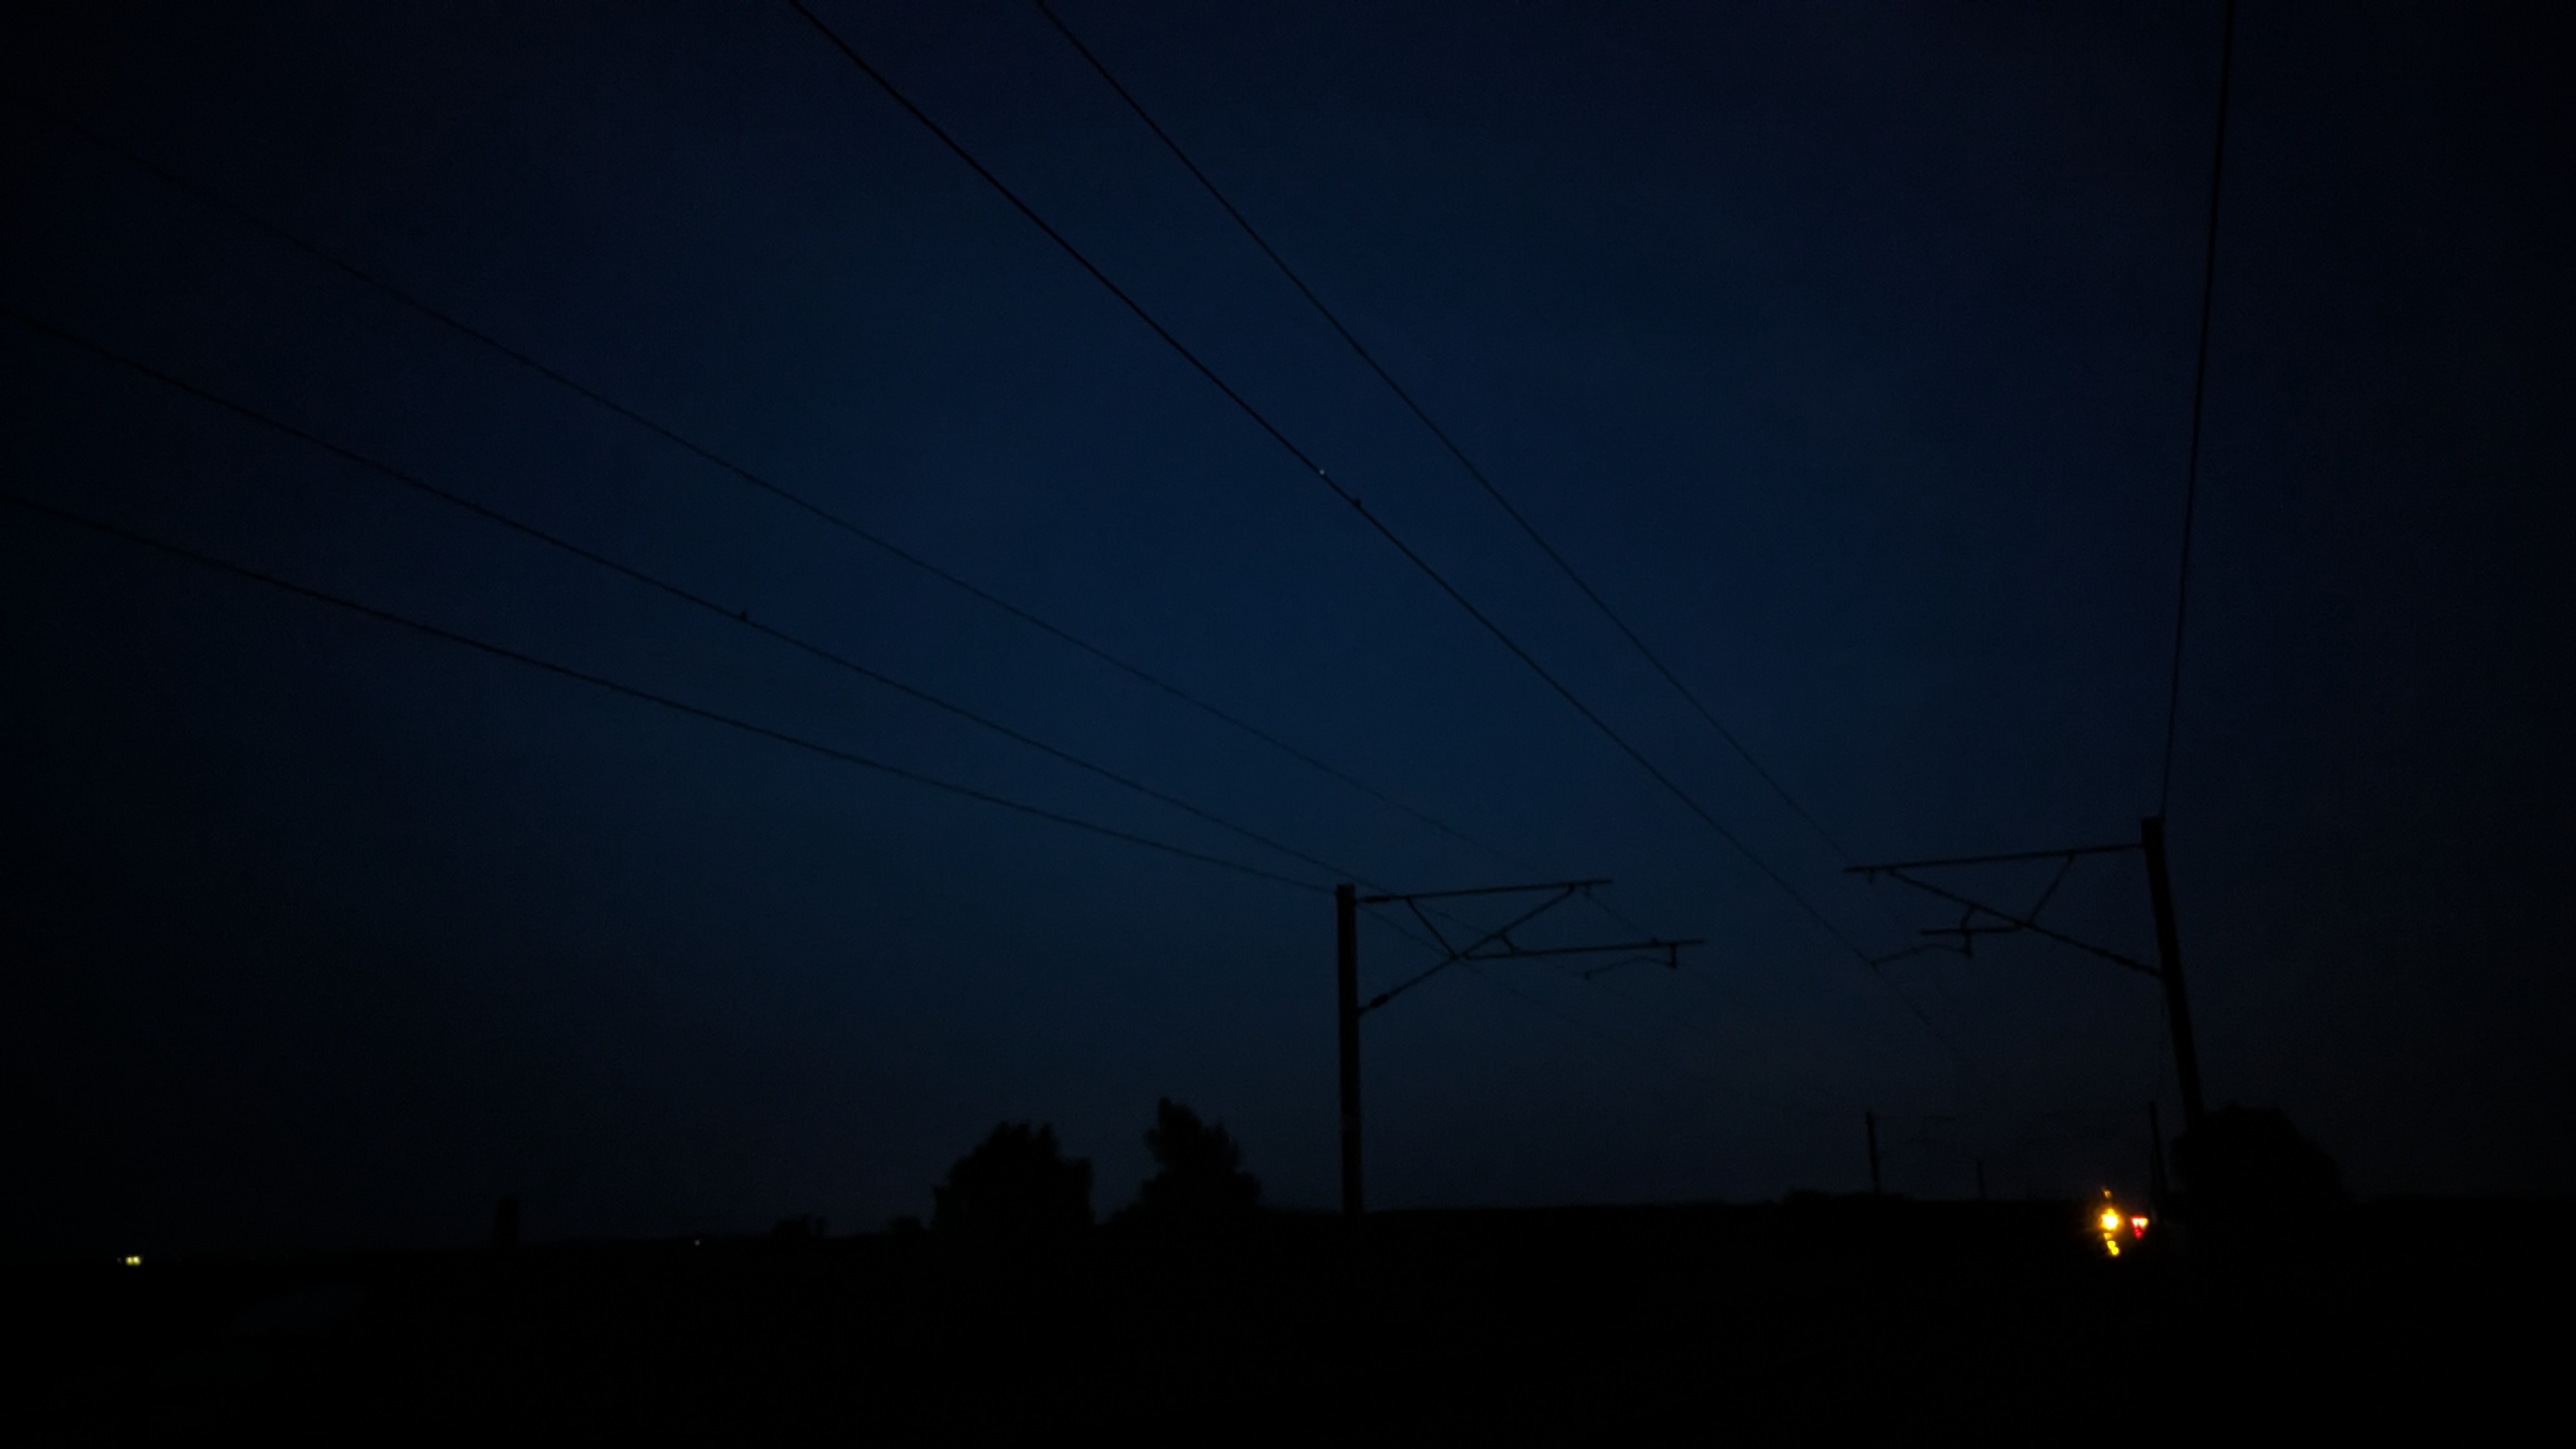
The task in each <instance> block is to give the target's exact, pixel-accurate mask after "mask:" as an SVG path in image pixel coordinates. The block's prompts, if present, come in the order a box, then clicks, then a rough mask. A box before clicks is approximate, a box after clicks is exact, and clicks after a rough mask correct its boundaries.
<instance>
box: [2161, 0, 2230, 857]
mask: <svg viewBox="0 0 2576 1449" xmlns="http://www.w3.org/2000/svg"><path fill="white" fill-rule="evenodd" d="M2221 24H2222V27H2223V28H2222V30H2221V32H2220V38H2219V42H2218V125H2217V135H2216V137H2215V138H2214V139H2213V140H2212V141H2211V142H2210V152H2209V236H2208V241H2207V243H2206V245H2205V246H2204V247H2203V248H2202V251H2201V261H2200V344H2199V347H2198V349H2197V351H2196V352H2195V353H2194V355H2193V359H2192V367H2191V454H2190V460H2189V461H2188V462H2187V463H2185V464H2184V467H2183V483H2182V561H2181V563H2180V564H2179V565H2177V566H2176V569H2175V582H2174V643H2173V673H2172V676H2171V678H2170V679H2169V680H2168V681H2167V683H2166V688H2165V749H2164V763H2163V768H2162V769H2161V771H2160V772H2159V775H2158V780H2157V784H2156V813H2157V814H2158V815H2162V814H2164V813H2165V807H2166V805H2167V804H2168V803H2170V802H2171V800H2172V798H2173V761H2174V732H2175V729H2176V727H2177V726H2178V725H2179V724H2180V723H2181V721H2182V641H2183V632H2184V629H2183V626H2184V624H2185V623H2186V622H2187V621H2188V620H2189V619H2190V617H2191V525H2192V515H2193V511H2194V508H2195V506H2196V505H2197V504H2198V502H2199V499H2200V421H2201V411H2202V404H2203V402H2204V401H2205V400H2206V399H2207V398H2208V396H2209V316H2210V305H2211V302H2212V300H2213V299H2214V298H2215V297H2216V296H2217V292H2218V197H2219V186H2220V183H2221V182H2222V181H2223V180H2224V179H2225V178H2226V175H2227V93H2228V88H2229V84H2230V82H2231V81H2232V80H2233V78H2234V72H2235V68H2236V0H2227V16H2226V19H2225V20H2224V21H2222V22H2221Z"/></svg>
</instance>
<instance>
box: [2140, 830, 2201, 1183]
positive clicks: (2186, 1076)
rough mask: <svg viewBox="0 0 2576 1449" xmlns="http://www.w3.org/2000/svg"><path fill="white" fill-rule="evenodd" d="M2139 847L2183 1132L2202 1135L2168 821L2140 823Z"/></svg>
mask: <svg viewBox="0 0 2576 1449" xmlns="http://www.w3.org/2000/svg"><path fill="white" fill-rule="evenodd" d="M2138 844H2139V845H2140V847H2141V848H2143V849H2144V850H2145V851H2146V856H2147V892H2148V894H2149V895H2150V896H2151V897H2152V898H2153V899H2154V902H2155V908H2156V974H2157V976H2158V978H2159V979H2161V980H2162V981H2163V982H2164V984H2165V1013H2166V1015H2168V1016H2170V1017H2171V1018H2172V1019H2173V1020H2172V1026H2173V1047H2174V1073H2175V1075H2177V1076H2179V1077H2180V1078H2181V1079H2182V1130H2183V1131H2184V1132H2185V1133H2186V1134H2197V1133H2198V1132H2199V1131H2200V1123H2201V1106H2200V1052H2199V1051H2198V1049H2197V1048H2195V1047H2194V1046H2193V1045H2192V1039H2191V998H2190V997H2189V996H2188V995H2187V994H2185V993H2184V991H2183V985H2182V939H2181V937H2180V935H2179V934H2178V933H2177V932H2176V931H2175V929H2174V904H2173V880H2172V878H2171V877H2170V876H2169V875H2167V874H2166V871H2165V818H2164V817H2163V816H2161V815H2150V816H2148V817H2147V818H2146V819H2144V820H2141V821H2139V822H2138Z"/></svg>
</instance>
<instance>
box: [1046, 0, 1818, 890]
mask: <svg viewBox="0 0 2576 1449" xmlns="http://www.w3.org/2000/svg"><path fill="white" fill-rule="evenodd" d="M1037 8H1038V13H1039V14H1041V15H1044V16H1045V17H1046V18H1047V21H1048V23H1049V24H1052V25H1053V26H1055V28H1056V31H1057V33H1059V34H1061V35H1062V36H1063V37H1064V38H1065V41H1066V43H1067V44H1069V45H1071V46H1072V47H1073V49H1074V52H1075V53H1076V54H1078V55H1080V56H1081V57H1082V58H1083V60H1084V61H1086V62H1088V63H1089V64H1090V66H1091V68H1092V70H1093V71H1095V72H1097V73H1098V74H1099V76H1100V79H1101V80H1102V81H1104V82H1106V83H1107V84H1108V86H1109V89H1110V90H1112V91H1114V92H1116V93H1117V96H1118V99H1120V100H1122V101H1124V102H1126V103H1127V109H1129V110H1131V111H1133V112H1135V113H1136V119H1137V120H1139V121H1142V122H1144V123H1145V129H1147V130H1149V131H1151V132H1153V133H1154V139H1156V140H1158V141H1160V142H1162V143H1163V147H1164V149H1165V150H1168V151H1170V152H1171V153H1172V159H1174V160H1176V161H1178V162H1180V163H1181V167H1182V169H1183V170H1186V171H1187V172H1189V173H1190V176H1191V177H1192V178H1193V179H1194V180H1196V181H1197V182H1198V184H1199V186H1200V187H1201V188H1202V189H1204V190H1205V191H1206V192H1207V194H1208V195H1209V197H1210V198H1212V199H1213V200H1214V201H1215V202H1216V204H1217V205H1218V206H1219V207H1221V208H1223V209H1224V211H1225V214H1226V215H1227V216H1229V217H1231V218H1233V219H1234V224H1235V225H1236V226H1238V227H1240V228H1242V230H1243V234H1244V235H1245V236H1246V237H1248V238H1250V239H1251V241H1252V244H1253V245H1254V246H1256V247H1259V248H1260V249H1261V254H1262V255H1263V256H1265V257H1268V258H1269V259H1270V264H1271V265H1272V266H1274V267H1276V268H1278V269H1279V275H1281V276H1283V277H1285V278H1287V279H1288V285H1290V286H1292V287H1295V288H1296V289H1297V295H1299V296H1301V297H1303V298H1305V299H1306V304H1307V305H1308V306H1310V307H1312V308H1314V309H1315V315H1316V316H1318V317H1321V318H1323V319H1324V323H1325V325H1326V326H1329V327H1331V328H1332V329H1333V333H1334V335H1335V336H1337V337H1339V338H1341V339H1342V341H1343V343H1344V344H1345V345H1347V346H1348V347H1349V348H1350V350H1351V352H1352V353H1353V354H1354V355H1355V356H1357V357H1358V358H1359V360H1360V361H1361V362H1362V363H1364V364H1366V365H1367V367H1368V370H1369V371H1370V372H1372V373H1374V374H1376V375H1377V380H1378V381H1379V382H1382V383H1384V384H1386V388H1387V391H1389V392H1391V393H1393V394H1395V398H1396V401H1398V402H1400V403H1402V404H1404V407H1405V410H1406V411H1407V412H1410V413H1412V414H1413V417H1414V420H1415V421H1416V422H1419V423H1420V424H1422V426H1423V427H1424V429H1426V430H1427V431H1428V432H1429V433H1430V434H1431V436H1432V437H1433V438H1435V439H1437V440H1438V441H1439V443H1440V446H1441V447H1442V448H1444V449H1446V450H1447V451H1448V454H1449V456H1450V457H1451V458H1453V459H1455V460H1456V461H1457V464H1458V466H1459V468H1460V469H1462V470H1464V471H1465V473H1466V474H1467V476H1468V477H1469V478H1472V479H1474V480H1475V483H1476V486H1477V487H1479V488H1481V489H1483V490H1484V491H1485V496H1486V497H1488V498H1490V499H1492V500H1493V501H1494V505H1495V506H1496V507H1498V508H1500V509H1502V510H1503V513H1504V515H1505V516H1506V517H1508V518H1510V519H1511V521H1512V522H1513V523H1515V524H1517V525H1519V527H1520V530H1521V532H1522V533H1523V534H1525V535H1527V536H1528V538H1529V541H1530V542H1531V543H1533V544H1535V545H1537V546H1538V551H1539V552H1541V553H1543V554H1545V555H1547V559H1548V562H1550V563H1552V564H1554V565H1556V568H1557V571H1558V572H1559V573H1562V574H1564V575H1565V577H1566V580H1567V582H1569V583H1571V584H1573V585H1574V587H1575V589H1576V590H1577V591H1578V592H1580V593H1581V594H1582V595H1583V597H1584V598H1585V599H1587V600H1590V601H1591V604H1592V607H1593V608H1594V609H1596V610H1598V611H1599V612H1600V614H1601V617H1602V618H1604V619H1607V620H1609V621H1610V627H1612V628H1613V629H1616V630H1618V631H1619V636H1620V637H1621V638H1623V639H1625V640H1627V641H1628V644H1629V647H1630V648H1633V649H1635V650H1636V651H1637V654H1638V657H1640V658H1642V659H1644V660H1645V661H1646V663H1647V664H1648V665H1649V666H1651V667H1652V668H1653V669H1654V671H1655V673H1656V674H1658V675H1659V676H1661V677H1662V678H1663V681H1664V682H1665V683H1666V684H1669V685H1671V686H1672V687H1673V691H1674V692H1675V693H1677V694H1679V695H1680V696H1681V697H1682V699H1683V700H1684V701H1685V702H1687V703H1688V704H1689V705H1690V707H1691V708H1692V709H1693V710H1694V711H1696V712H1697V713H1698V715H1699V717H1700V719H1701V720H1703V721H1705V722H1706V723H1707V725H1708V727H1709V728H1710V729H1712V730H1715V731H1716V732H1717V737H1718V738H1719V739H1722V740H1724V741H1725V742H1726V744H1727V747H1728V748H1729V749H1732V750H1733V751H1735V753H1736V756H1737V758H1739V759H1741V760H1743V761H1744V763H1745V765H1746V766H1747V767H1748V768H1750V769H1751V770H1752V771H1753V773H1754V774H1755V775H1757V776H1759V777H1761V780H1762V783H1763V784H1765V785H1768V786H1770V787H1771V793H1773V794H1775V795H1777V796H1779V797H1780V801H1781V803H1782V804H1784V805H1787V806H1788V807H1789V809H1790V810H1791V811H1792V812H1793V813H1795V814H1796V815H1797V817H1798V818H1799V819H1800V820H1803V821H1805V822H1806V824H1807V828H1808V829H1810V830H1813V831H1814V832H1816V835H1817V838H1819V839H1821V840H1823V841H1824V842H1825V844H1826V845H1828V846H1830V847H1832V849H1833V852H1834V854H1836V855H1838V856H1841V857H1842V859H1843V863H1844V864H1845V865H1849V864H1850V863H1851V859H1852V857H1851V852H1850V851H1848V850H1845V849H1844V848H1843V846H1842V842H1840V841H1838V840H1836V839H1835V838H1834V835H1833V832H1831V831H1829V830H1827V829H1825V827H1824V825H1823V824H1822V823H1821V822H1819V821H1818V820H1817V819H1816V817H1815V816H1814V815H1813V814H1811V813H1809V811H1808V810H1807V807H1806V806H1805V805H1802V804H1800V803H1799V801H1798V798H1797V797H1796V796H1795V795H1792V794H1790V793H1789V788H1788V787H1787V786H1786V785H1783V784H1781V783H1780V780H1779V777H1778V776H1776V775H1774V774H1772V773H1771V771H1770V769H1769V768H1768V767H1766V766H1765V765H1764V764H1763V763H1762V762H1761V761H1760V760H1758V759H1755V758H1754V756H1753V752H1752V751H1751V750H1750V749H1748V748H1746V747H1745V744H1744V741H1743V740H1741V739H1739V738H1737V737H1736V734H1735V732H1734V731H1733V730H1730V729H1728V728H1727V727H1726V725H1725V723H1724V722H1722V721H1721V720H1719V719H1718V717H1717V715H1716V713H1715V712H1714V711H1712V710H1711V709H1710V708H1709V707H1708V706H1707V705H1706V704H1705V703H1703V702H1702V701H1701V700H1700V697H1699V696H1698V695H1697V694H1696V693H1694V692H1693V691H1692V690H1691V688H1690V686H1689V685H1686V684H1684V683H1682V681H1681V678H1680V676H1678V675H1676V674H1674V673H1673V671H1672V669H1671V668H1670V667H1669V666H1667V665H1666V664H1665V663H1664V661H1663V659H1662V657H1661V656H1659V655H1657V654H1656V653H1655V651H1654V650H1652V649H1650V648H1648V647H1647V645H1646V641H1645V640H1644V639H1643V638H1640V637H1639V636H1638V634H1637V631H1636V630H1635V629H1632V628H1630V627H1629V625H1628V621H1627V620H1625V619H1622V618H1620V617H1619V614H1618V611H1616V610H1614V609H1612V608H1611V607H1610V603H1609V601H1608V600H1607V599H1604V598H1602V597H1601V594H1600V592H1599V591H1598V590H1596V589H1594V588H1593V587H1592V585H1591V583H1590V582H1589V581H1588V580H1586V579H1585V578H1584V577H1583V575H1582V574H1581V573H1579V572H1577V571H1576V569H1575V567H1574V565H1573V563H1572V562H1571V561H1569V560H1568V559H1567V558H1566V557H1565V555H1564V554H1563V553H1560V552H1559V551H1558V550H1557V548H1556V545H1554V544H1552V543H1550V542H1548V540H1547V536H1546V535H1544V534H1542V533H1540V532H1539V530H1538V525H1537V524H1535V523H1532V522H1530V520H1529V516H1528V515H1527V514H1524V513H1522V512H1521V511H1520V509H1519V508H1518V507H1516V506H1514V505H1513V503H1512V500H1511V499H1510V498H1508V497H1506V496H1504V493H1503V490H1502V489H1501V488H1500V487H1499V486H1497V485H1496V484H1495V482H1494V480H1493V479H1492V478H1490V477H1488V476H1486V473H1485V470H1484V469H1483V468H1482V467H1479V466H1478V465H1477V463H1476V460H1475V459H1473V458H1471V457H1469V456H1467V450H1466V449H1465V448H1464V447H1462V446H1460V445H1459V443H1458V440H1457V439H1456V438H1454V437H1452V436H1451V435H1450V433H1449V430H1448V429H1446V428H1444V427H1442V426H1440V424H1439V423H1438V422H1437V421H1435V420H1434V419H1433V418H1432V416H1431V414H1430V412H1429V410H1428V409H1426V408H1424V407H1423V405H1422V404H1421V402H1420V401H1419V400H1418V399H1416V398H1415V397H1414V395H1413V393H1412V391H1411V390H1410V389H1408V388H1406V387H1405V385H1404V384H1403V383H1401V382H1398V381H1397V380H1396V378H1395V375H1394V374H1393V373H1390V372H1388V371H1387V370H1386V366H1385V364H1383V363H1381V362H1379V361H1378V359H1377V355H1376V354H1375V353H1373V352H1371V351H1369V349H1368V345H1367V344H1366V343H1363V342H1362V341H1360V339H1359V338H1358V336H1357V335H1355V334H1354V333H1352V331H1351V329H1350V328H1349V327H1348V326H1346V325H1344V323H1343V322H1342V319H1341V318H1340V317H1339V316H1338V315H1336V314H1335V313H1334V311H1333V309H1332V308H1331V307H1329V306H1327V305H1325V303H1324V299H1323V298H1322V297H1319V296H1317V295H1316V294H1315V289H1314V288H1313V287H1310V286H1308V285H1307V284H1306V279H1305V278H1304V277H1301V276H1299V275H1298V274H1297V270H1296V268H1294V267H1291V266H1290V265H1288V259H1287V258H1286V257H1283V256H1281V255H1280V254H1279V250H1278V248H1276V247H1273V246H1272V245H1271V244H1270V241H1269V239H1268V238H1267V237H1264V236H1263V235H1262V234H1261V231H1260V229H1259V228H1257V227H1255V226H1254V225H1253V224H1252V221H1251V219H1250V218H1248V217H1246V216H1245V215H1244V214H1243V212H1242V211H1241V210H1240V209H1239V208H1237V207H1236V206H1235V204H1234V202H1233V201H1232V200H1231V199H1229V198H1228V197H1227V196H1226V194H1225V192H1224V191H1222V190H1220V189H1219V188H1218V187H1217V184H1216V182H1214V181H1213V180H1211V179H1209V177H1208V174H1207V173H1206V172H1205V171H1202V170H1200V169H1199V164H1198V163H1197V162H1196V161H1193V160H1191V159H1190V154H1189V153H1188V152H1187V151H1184V150H1182V149H1181V143H1180V142H1178V141H1176V140H1174V139H1172V134H1171V133H1170V132H1169V131H1166V130H1164V129H1163V127H1162V123H1161V122H1158V121H1156V120H1155V119H1154V117H1153V115H1152V114H1151V113H1150V112H1148V111H1147V110H1146V109H1145V106H1144V103H1143V102H1141V101H1139V100H1137V99H1136V97H1135V95H1134V94H1133V93H1131V92H1130V91H1129V90H1128V89H1127V87H1126V86H1125V85H1123V84H1121V83H1120V81H1119V79H1118V77H1117V76H1115V75H1113V74H1111V73H1110V70H1109V67H1108V66H1107V65H1106V64H1105V63H1103V62H1102V61H1101V59H1100V57H1099V56H1097V55H1094V54H1093V53H1092V51H1091V47H1090V46H1088V45H1085V44H1083V42H1082V37H1080V36H1078V35H1076V34H1074V32H1073V27H1071V26H1069V25H1067V24H1065V22H1064V19H1063V17H1061V16H1059V15H1057V14H1056V13H1055V10H1054V8H1053V7H1051V6H1049V5H1048V4H1047V3H1046V0H1037Z"/></svg>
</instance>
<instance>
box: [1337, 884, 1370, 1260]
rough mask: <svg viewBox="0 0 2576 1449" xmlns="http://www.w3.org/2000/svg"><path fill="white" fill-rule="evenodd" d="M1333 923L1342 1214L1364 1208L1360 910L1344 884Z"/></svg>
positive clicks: (1353, 1214) (1348, 1215)
mask: <svg viewBox="0 0 2576 1449" xmlns="http://www.w3.org/2000/svg"><path fill="white" fill-rule="evenodd" d="M1333 924H1334V928H1335V933H1336V934H1337V935H1338V937H1339V940H1338V942H1337V943H1336V944H1337V948H1338V949H1337V950H1336V952H1335V956H1334V962H1333V987H1334V994H1335V997H1336V998H1337V1004H1338V1006H1339V1008H1340V1012H1339V1014H1340V1018H1341V1034H1342V1216H1343V1217H1346V1218H1354V1219H1355V1218H1357V1217H1359V1215H1360V1214H1361V1213H1363V1212H1366V1211H1367V1207H1366V1205H1365V1202H1364V1200H1363V1198H1362V1196H1361V1192H1360V912H1359V902H1358V900H1357V899H1356V898H1355V897H1354V895H1353V893H1352V890H1351V888H1350V887H1349V886H1347V885H1340V886H1335V887H1333Z"/></svg>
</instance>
